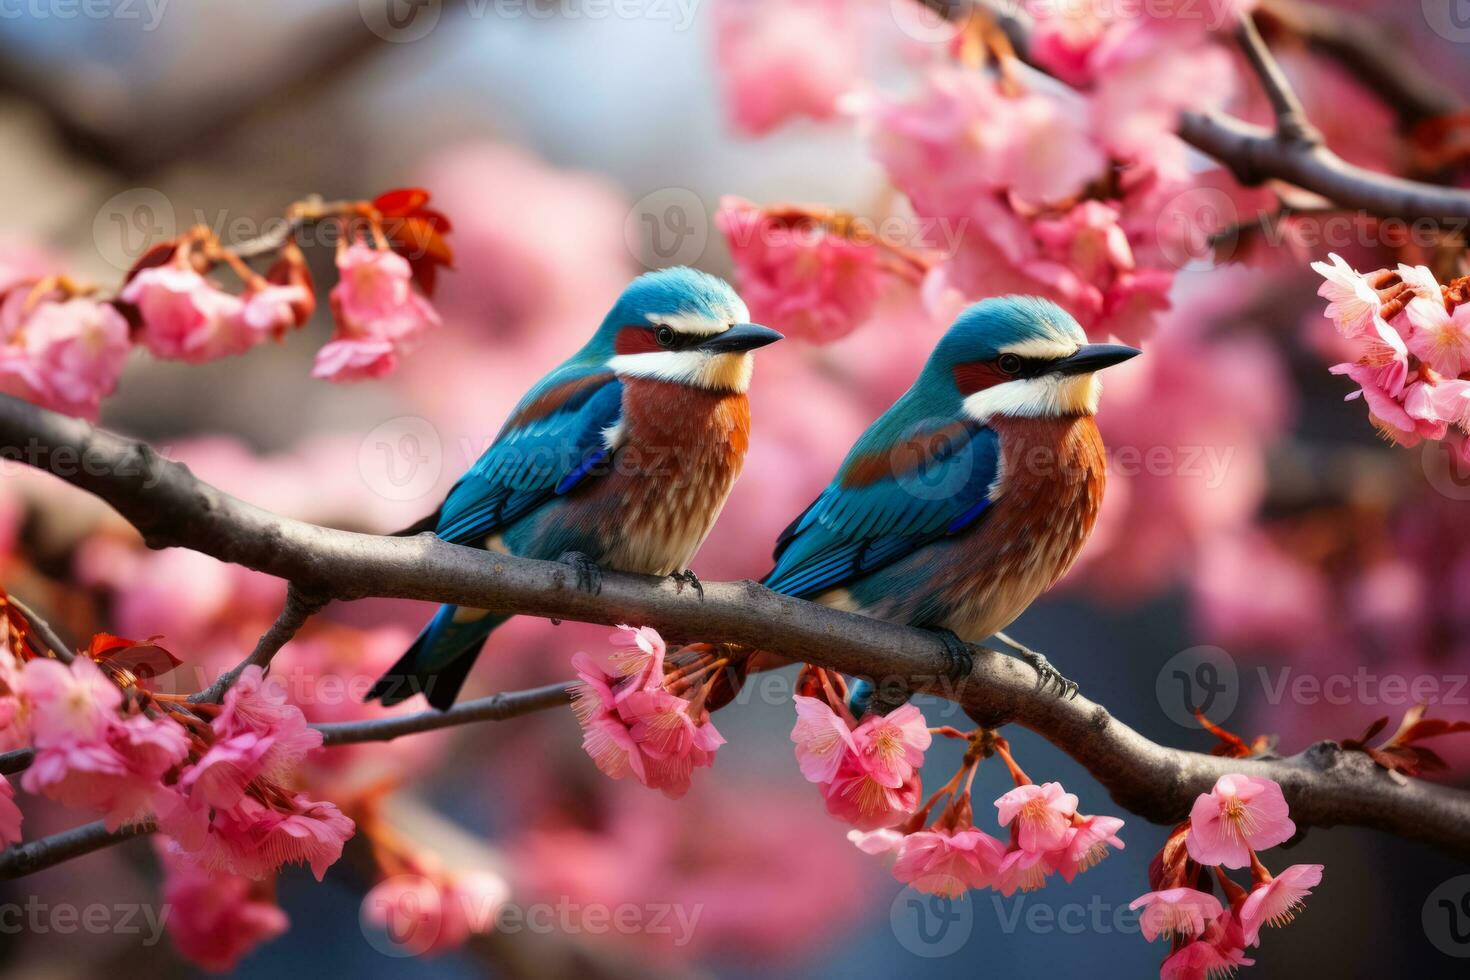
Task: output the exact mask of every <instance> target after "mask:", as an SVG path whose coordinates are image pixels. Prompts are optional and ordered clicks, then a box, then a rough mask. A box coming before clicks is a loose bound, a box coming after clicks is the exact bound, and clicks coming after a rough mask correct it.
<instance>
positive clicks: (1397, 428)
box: [1312, 254, 1470, 461]
mask: <svg viewBox="0 0 1470 980" xmlns="http://www.w3.org/2000/svg"><path fill="white" fill-rule="evenodd" d="M1330 258H1331V260H1332V261H1331V264H1328V263H1326V262H1315V263H1313V264H1312V268H1313V269H1314V270H1316V272H1317V273H1318V274H1319V275H1321V276H1322V278H1323V283H1322V285H1321V287H1320V288H1319V289H1318V295H1320V296H1322V297H1323V298H1324V299H1326V300H1327V310H1326V315H1327V317H1328V318H1329V319H1331V320H1332V322H1333V325H1334V326H1335V327H1336V328H1337V331H1338V333H1339V334H1341V335H1342V337H1343V338H1344V339H1346V340H1347V341H1348V342H1349V343H1350V344H1351V345H1352V347H1353V349H1354V352H1355V354H1356V358H1355V359H1354V360H1352V361H1349V362H1346V363H1343V364H1338V365H1335V366H1334V367H1333V368H1332V373H1333V374H1344V375H1347V376H1348V377H1349V378H1351V379H1352V380H1353V381H1354V382H1356V383H1357V385H1358V390H1357V391H1355V392H1354V393H1353V394H1351V395H1349V396H1348V397H1349V398H1357V397H1362V398H1363V400H1364V401H1365V402H1366V403H1367V405H1368V413H1369V418H1370V419H1371V421H1372V422H1373V424H1374V425H1375V426H1376V427H1377V428H1378V431H1379V432H1381V433H1383V435H1384V436H1385V437H1386V438H1388V439H1390V440H1392V441H1393V442H1396V443H1398V444H1399V445H1401V446H1414V445H1417V444H1418V443H1419V442H1420V441H1421V440H1424V439H1442V440H1445V441H1446V443H1447V444H1448V445H1449V446H1451V447H1452V448H1453V449H1454V450H1455V453H1456V454H1457V456H1459V458H1461V459H1464V460H1467V461H1470V445H1467V439H1466V436H1467V433H1470V302H1467V300H1470V280H1464V279H1461V280H1456V281H1455V282H1453V283H1451V284H1449V286H1448V287H1446V286H1441V285H1440V283H1439V282H1438V281H1437V280H1436V279H1435V277H1434V274H1433V273H1432V272H1430V271H1429V269H1427V268H1425V267H1424V266H1408V265H1400V266H1399V267H1398V268H1397V269H1396V270H1388V269H1380V270H1378V271H1376V272H1372V273H1369V274H1366V275H1365V274H1362V273H1359V272H1357V271H1356V270H1355V269H1353V268H1352V267H1351V266H1350V265H1348V264H1347V262H1345V261H1344V260H1343V259H1342V257H1341V256H1338V255H1336V254H1334V255H1332V256H1330Z"/></svg>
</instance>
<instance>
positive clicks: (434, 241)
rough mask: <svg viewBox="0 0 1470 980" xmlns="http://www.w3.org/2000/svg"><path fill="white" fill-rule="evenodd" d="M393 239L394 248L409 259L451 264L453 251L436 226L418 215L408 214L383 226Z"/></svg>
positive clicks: (452, 262)
mask: <svg viewBox="0 0 1470 980" xmlns="http://www.w3.org/2000/svg"><path fill="white" fill-rule="evenodd" d="M385 230H386V231H387V232H388V235H389V237H390V238H392V239H393V247H394V250H395V251H397V252H398V253H399V254H401V255H403V256H405V257H406V258H410V259H416V260H417V259H425V260H428V261H430V262H437V263H439V264H440V265H453V264H454V253H453V252H452V251H451V250H450V248H449V243H448V242H446V241H445V240H444V236H443V235H441V234H439V231H438V229H437V228H435V227H434V225H433V224H432V223H431V222H429V221H425V220H424V219H423V218H422V217H420V216H418V215H410V216H408V217H406V218H402V219H400V220H398V221H393V222H389V223H388V224H387V225H386V226H385Z"/></svg>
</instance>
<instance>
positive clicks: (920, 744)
mask: <svg viewBox="0 0 1470 980" xmlns="http://www.w3.org/2000/svg"><path fill="white" fill-rule="evenodd" d="M932 740H933V736H931V735H930V734H929V726H928V723H927V722H925V721H924V715H923V713H922V712H921V711H920V710H919V709H918V708H917V707H915V706H914V705H912V704H905V705H903V706H901V707H899V708H895V709H894V710H893V711H891V712H889V713H888V714H886V715H872V716H870V717H868V718H867V719H865V720H864V721H863V722H862V723H861V724H859V725H858V726H857V728H855V729H853V732H852V743H853V747H854V751H855V752H856V755H857V758H858V760H859V762H860V763H861V765H862V767H863V769H864V770H866V771H867V772H868V774H869V775H871V776H872V777H873V779H875V780H877V781H878V782H879V783H882V784H883V785H884V786H888V787H890V788H897V787H899V786H902V785H903V784H904V783H905V782H906V781H907V780H908V779H909V777H910V776H912V775H913V774H914V771H915V770H917V769H920V768H922V767H923V765H924V752H925V751H926V750H927V749H928V748H929V743H930V742H931V741H932Z"/></svg>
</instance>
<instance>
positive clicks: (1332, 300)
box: [1312, 252, 1383, 338]
mask: <svg viewBox="0 0 1470 980" xmlns="http://www.w3.org/2000/svg"><path fill="white" fill-rule="evenodd" d="M1328 258H1329V259H1331V260H1332V264H1331V265H1328V264H1327V263H1326V262H1313V263H1312V269H1313V271H1315V272H1316V273H1317V274H1318V275H1319V276H1321V277H1322V279H1323V283H1322V285H1321V286H1319V287H1318V288H1317V295H1318V296H1321V297H1322V298H1323V299H1325V300H1327V317H1328V319H1330V320H1331V321H1332V322H1333V324H1334V325H1335V326H1336V327H1337V329H1338V331H1339V332H1340V333H1342V335H1343V336H1344V337H1350V338H1352V337H1361V336H1363V335H1364V334H1366V333H1368V332H1369V331H1370V330H1371V329H1372V328H1373V322H1374V320H1376V319H1377V318H1378V313H1379V310H1380V309H1382V306H1383V303H1382V301H1381V300H1380V299H1379V296H1378V291H1377V290H1376V289H1374V288H1373V287H1372V286H1370V285H1368V280H1367V279H1366V278H1365V277H1363V276H1362V275H1360V274H1359V273H1358V272H1357V271H1356V270H1355V269H1353V267H1352V266H1350V265H1348V264H1347V262H1346V261H1344V260H1343V258H1342V256H1340V255H1338V254H1337V253H1335V252H1334V253H1332V254H1331V255H1329V256H1328Z"/></svg>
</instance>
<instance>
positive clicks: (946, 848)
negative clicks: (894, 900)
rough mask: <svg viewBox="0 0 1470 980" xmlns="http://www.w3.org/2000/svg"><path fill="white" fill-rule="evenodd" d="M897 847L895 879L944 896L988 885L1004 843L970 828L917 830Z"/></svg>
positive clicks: (996, 867) (998, 866) (1002, 852)
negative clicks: (958, 829)
mask: <svg viewBox="0 0 1470 980" xmlns="http://www.w3.org/2000/svg"><path fill="white" fill-rule="evenodd" d="M897 850H898V859H897V860H896V861H895V862H894V865H893V876H894V877H895V878H897V879H898V880H899V881H901V882H903V883H904V884H906V885H909V886H910V887H912V888H915V889H917V890H918V891H921V892H927V893H929V894H931V895H943V896H946V897H948V898H957V897H958V896H960V895H962V894H964V893H965V892H966V891H968V890H969V889H971V888H986V887H988V886H990V885H991V884H992V883H993V882H994V880H995V875H996V872H997V871H998V870H999V869H1000V865H1001V862H1002V861H1003V860H1004V859H1005V855H1006V847H1005V845H1004V844H1002V843H1001V842H1000V841H998V840H996V839H995V838H994V837H991V836H990V835H989V834H986V833H984V832H982V831H979V830H976V829H974V828H973V827H972V828H970V829H968V830H960V831H957V832H956V831H950V830H944V829H940V828H937V827H936V828H932V829H930V830H921V831H919V832H917V833H913V834H909V835H908V836H906V837H904V838H903V840H902V841H900V842H899V844H898V848H897Z"/></svg>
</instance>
